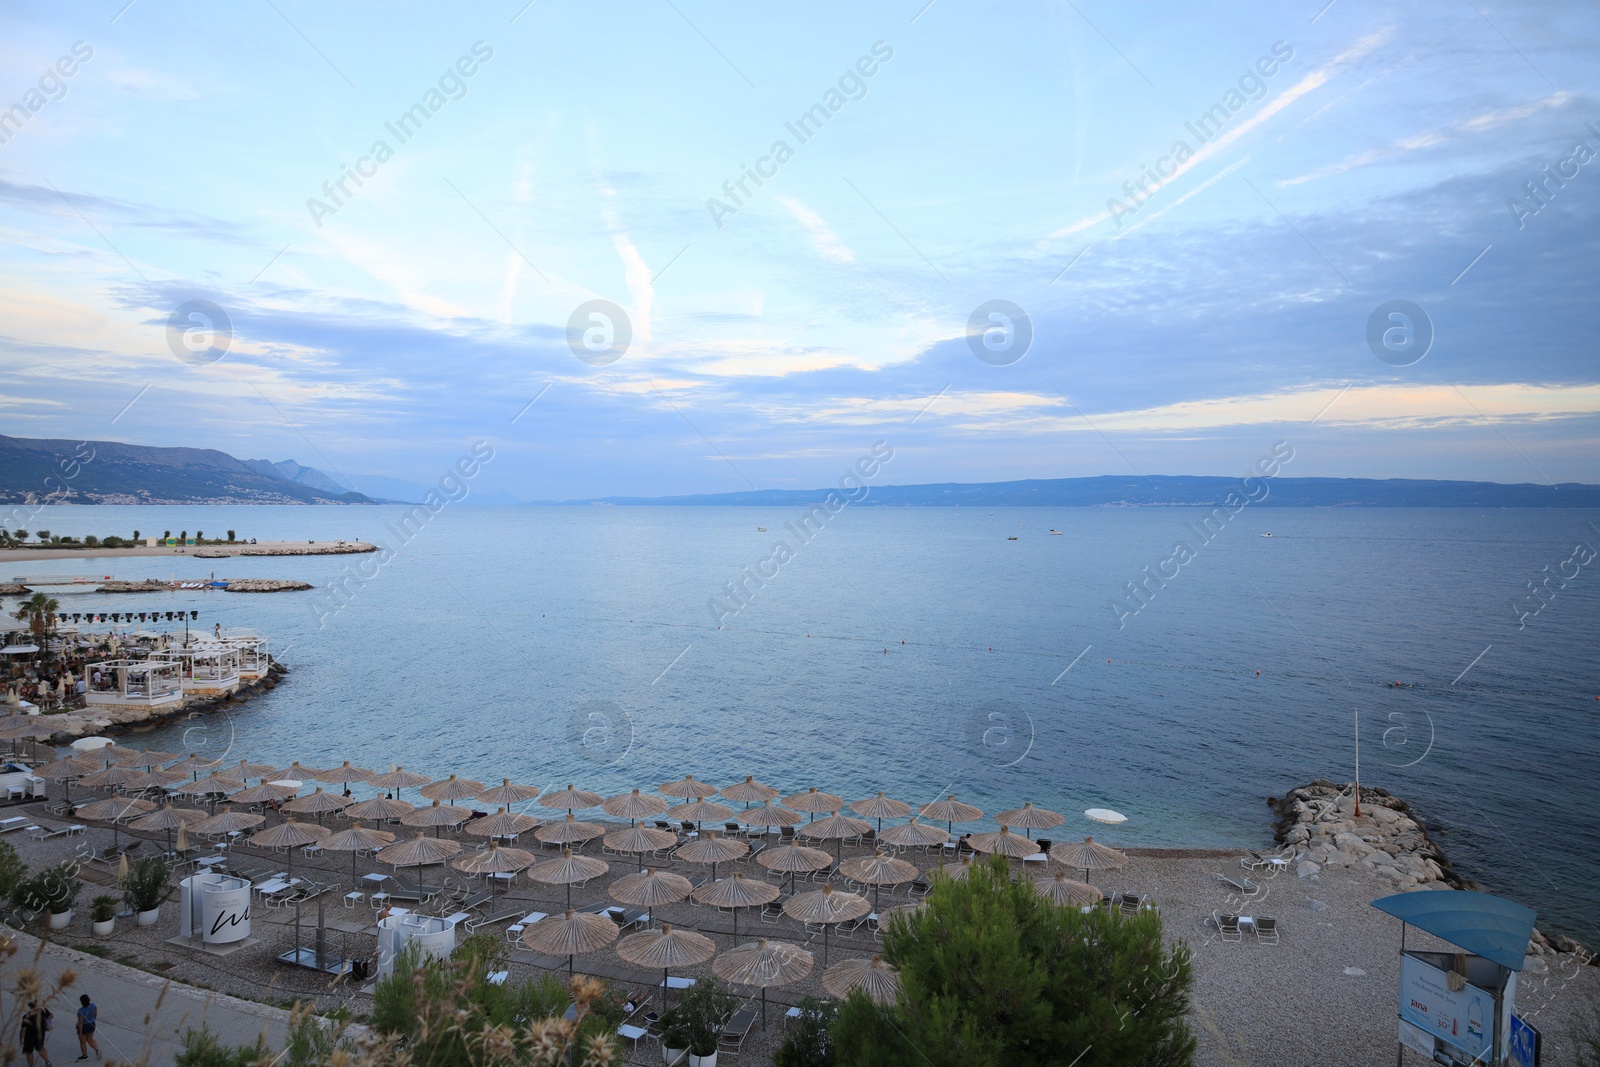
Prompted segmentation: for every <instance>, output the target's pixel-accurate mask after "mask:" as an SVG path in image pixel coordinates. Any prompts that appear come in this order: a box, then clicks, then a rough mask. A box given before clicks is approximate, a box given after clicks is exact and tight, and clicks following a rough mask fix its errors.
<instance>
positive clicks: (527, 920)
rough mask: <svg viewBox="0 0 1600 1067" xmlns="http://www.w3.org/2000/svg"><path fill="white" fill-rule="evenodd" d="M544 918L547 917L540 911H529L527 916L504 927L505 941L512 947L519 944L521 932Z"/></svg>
mask: <svg viewBox="0 0 1600 1067" xmlns="http://www.w3.org/2000/svg"><path fill="white" fill-rule="evenodd" d="M546 917H547V916H546V915H545V913H544V912H542V911H530V912H529V913H528V914H526V915H524V916H523V917H522V918H520V919H518V920H517V921H516V922H514V923H512V924H511V925H510V926H508V927H506V940H507V941H509V942H511V943H512V944H513V945H516V944H521V942H522V931H524V930H526V929H527V928H528V927H530V926H532V925H533V924H534V923H536V922H541V921H543V920H544V919H545V918H546Z"/></svg>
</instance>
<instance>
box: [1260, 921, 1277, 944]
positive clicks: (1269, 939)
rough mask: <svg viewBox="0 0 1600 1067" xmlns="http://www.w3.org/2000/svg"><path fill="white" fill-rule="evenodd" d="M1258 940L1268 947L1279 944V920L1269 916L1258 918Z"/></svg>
mask: <svg viewBox="0 0 1600 1067" xmlns="http://www.w3.org/2000/svg"><path fill="white" fill-rule="evenodd" d="M1256 940H1257V941H1260V942H1262V943H1263V944H1267V945H1276V944H1277V943H1278V920H1277V919H1274V918H1272V917H1270V916H1267V915H1261V916H1257V917H1256Z"/></svg>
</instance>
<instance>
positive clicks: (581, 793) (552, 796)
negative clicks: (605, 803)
mask: <svg viewBox="0 0 1600 1067" xmlns="http://www.w3.org/2000/svg"><path fill="white" fill-rule="evenodd" d="M601 803H602V801H601V797H600V794H599V793H591V792H589V791H588V790H586V789H579V788H577V787H576V786H573V785H572V784H570V783H568V785H567V787H566V788H565V789H558V790H556V791H555V792H553V793H546V794H545V795H544V796H542V797H540V798H539V805H540V806H541V807H546V808H566V809H567V810H568V811H578V810H581V809H583V808H598V807H599V806H600V804H601Z"/></svg>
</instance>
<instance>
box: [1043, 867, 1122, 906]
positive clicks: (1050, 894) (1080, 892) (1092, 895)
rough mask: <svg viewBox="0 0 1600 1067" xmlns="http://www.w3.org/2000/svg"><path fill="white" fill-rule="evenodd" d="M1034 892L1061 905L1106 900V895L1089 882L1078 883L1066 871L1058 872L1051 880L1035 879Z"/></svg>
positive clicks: (1096, 902)
mask: <svg viewBox="0 0 1600 1067" xmlns="http://www.w3.org/2000/svg"><path fill="white" fill-rule="evenodd" d="M1033 888H1034V891H1035V892H1037V893H1038V894H1039V895H1040V896H1041V897H1044V898H1045V899H1047V900H1049V901H1051V902H1053V903H1056V904H1061V905H1068V904H1076V905H1078V906H1080V907H1081V906H1083V905H1085V904H1098V903H1100V902H1101V901H1102V900H1104V899H1105V894H1104V893H1102V892H1100V890H1098V889H1096V888H1095V887H1094V886H1092V885H1090V884H1089V883H1088V882H1078V881H1074V880H1073V879H1071V878H1068V877H1067V872H1066V871H1057V872H1056V873H1055V875H1054V876H1053V877H1050V878H1035V879H1034V881H1033Z"/></svg>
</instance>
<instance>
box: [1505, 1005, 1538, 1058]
mask: <svg viewBox="0 0 1600 1067" xmlns="http://www.w3.org/2000/svg"><path fill="white" fill-rule="evenodd" d="M1540 1052H1541V1049H1540V1048H1539V1031H1538V1030H1535V1029H1534V1028H1533V1027H1531V1026H1529V1025H1528V1024H1527V1023H1525V1022H1523V1021H1522V1016H1520V1015H1513V1016H1512V1017H1511V1062H1512V1063H1514V1064H1516V1065H1517V1067H1539V1057H1540Z"/></svg>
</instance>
